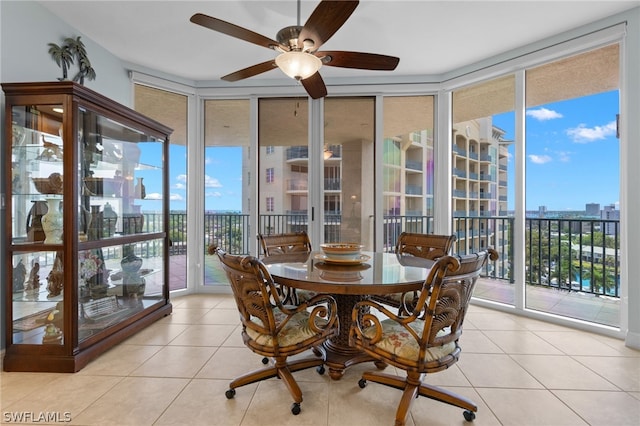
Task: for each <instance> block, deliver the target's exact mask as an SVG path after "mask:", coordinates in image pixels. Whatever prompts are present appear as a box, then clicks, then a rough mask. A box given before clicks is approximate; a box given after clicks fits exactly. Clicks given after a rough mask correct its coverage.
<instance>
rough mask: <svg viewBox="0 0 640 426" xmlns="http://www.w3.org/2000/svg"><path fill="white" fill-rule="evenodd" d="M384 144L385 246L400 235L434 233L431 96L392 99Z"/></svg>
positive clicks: (387, 104)
mask: <svg viewBox="0 0 640 426" xmlns="http://www.w3.org/2000/svg"><path fill="white" fill-rule="evenodd" d="M383 105H384V130H383V132H384V140H383V141H382V149H383V155H382V161H383V164H382V174H383V176H382V185H383V190H382V191H383V192H382V193H383V201H382V203H383V205H382V212H383V221H384V223H383V228H384V231H383V244H384V250H389V251H393V248H394V247H395V245H396V242H397V240H398V237H399V236H400V233H401V232H402V231H407V232H419V233H433V230H434V228H433V195H434V194H433V191H434V187H433V179H434V176H433V173H434V148H433V116H434V115H433V96H402V97H400V96H398V97H395V96H389V97H385V98H384V101H383Z"/></svg>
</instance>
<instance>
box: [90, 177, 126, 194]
mask: <svg viewBox="0 0 640 426" xmlns="http://www.w3.org/2000/svg"><path fill="white" fill-rule="evenodd" d="M122 183H123V180H122V179H114V178H101V177H86V178H84V186H85V189H86V190H87V191H88V192H89V193H88V194H86V195H97V196H106V197H110V196H116V197H119V196H120V193H121V191H122Z"/></svg>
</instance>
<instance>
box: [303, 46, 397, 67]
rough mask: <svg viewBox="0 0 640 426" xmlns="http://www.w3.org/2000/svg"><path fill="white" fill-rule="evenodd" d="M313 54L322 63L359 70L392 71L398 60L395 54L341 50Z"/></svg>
mask: <svg viewBox="0 0 640 426" xmlns="http://www.w3.org/2000/svg"><path fill="white" fill-rule="evenodd" d="M314 55H316V56H317V57H319V58H321V59H322V63H323V64H324V65H328V66H331V67H341V68H357V69H361V70H376V71H393V70H394V69H396V67H397V66H398V63H399V62H400V58H396V57H395V56H387V55H378V54H376V53H363V52H347V51H341V50H334V51H322V52H316V53H314Z"/></svg>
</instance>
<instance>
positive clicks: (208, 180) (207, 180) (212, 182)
mask: <svg viewBox="0 0 640 426" xmlns="http://www.w3.org/2000/svg"><path fill="white" fill-rule="evenodd" d="M204 186H205V188H222V184H221V183H220V181H219V180H218V179H216V178H212V177H211V176H209V175H204Z"/></svg>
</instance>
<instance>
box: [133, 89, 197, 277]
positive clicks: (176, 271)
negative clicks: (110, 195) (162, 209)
mask: <svg viewBox="0 0 640 426" xmlns="http://www.w3.org/2000/svg"><path fill="white" fill-rule="evenodd" d="M134 87H135V109H136V110H137V111H139V112H141V113H142V114H144V115H146V116H148V117H150V118H153V119H154V120H156V121H158V122H160V123H162V124H164V125H166V126H169V127H170V128H172V129H173V133H172V134H171V137H170V144H169V185H170V188H169V193H170V197H171V198H170V199H169V233H170V234H169V239H170V241H171V246H170V247H169V256H170V257H169V260H170V274H169V289H170V290H179V289H184V288H186V286H187V278H186V277H187V96H184V95H180V94H177V93H172V92H167V91H164V90H159V89H154V88H151V87H147V86H143V85H139V84H136V85H135V86H134ZM141 173H142V174H144V171H141ZM144 182H145V186H146V187H147V193H153V192H154V191H153V187H154V186H155V185H158V184H161V182H153V180H149V179H147V180H145V181H144ZM130 208H131V209H138V208H141V209H142V213H143V214H144V216H145V220H144V223H147V224H151V223H154V220H155V215H156V212H154V211H151V210H149V209H148V208H147V207H146V206H145V202H144V201H141V205H137V206H135V205H134V206H130Z"/></svg>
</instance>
